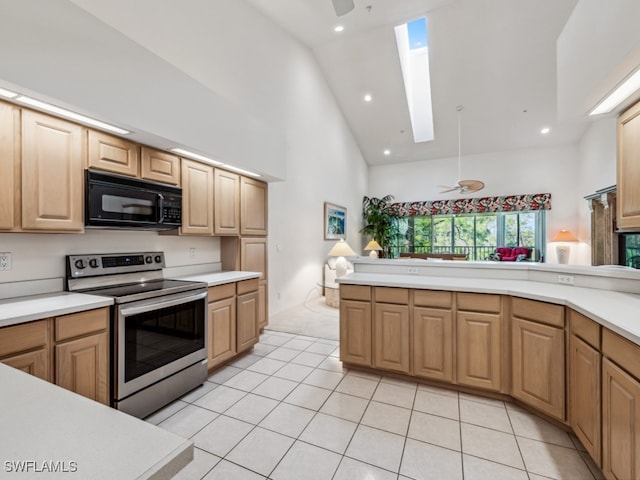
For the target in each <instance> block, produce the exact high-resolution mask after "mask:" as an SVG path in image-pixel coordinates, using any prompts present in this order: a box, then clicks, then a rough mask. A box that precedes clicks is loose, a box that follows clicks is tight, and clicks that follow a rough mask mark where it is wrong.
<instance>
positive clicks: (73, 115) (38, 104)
mask: <svg viewBox="0 0 640 480" xmlns="http://www.w3.org/2000/svg"><path fill="white" fill-rule="evenodd" d="M16 101H17V102H20V103H25V104H27V105H30V106H32V107H35V108H39V109H40V110H45V111H47V112H51V113H55V114H56V115H60V116H62V117H66V118H70V119H71V120H76V121H78V122H81V123H86V124H87V125H92V126H94V127H98V128H100V129H102V130H108V131H110V132H114V133H119V134H120V135H127V134H128V133H131V132H130V131H128V130H125V129H123V128H120V127H116V126H114V125H109V124H108V123H104V122H101V121H100V120H96V119H94V118H90V117H85V116H84V115H80V114H79V113H75V112H72V111H71V110H65V109H64V108H61V107H56V106H55V105H51V104H49V103H45V102H41V101H40V100H35V99H33V98H29V97H25V96H22V95H21V96H19V97H18V98H16Z"/></svg>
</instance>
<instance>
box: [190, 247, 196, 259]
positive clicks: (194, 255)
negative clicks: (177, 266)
mask: <svg viewBox="0 0 640 480" xmlns="http://www.w3.org/2000/svg"><path fill="white" fill-rule="evenodd" d="M189 258H196V249H195V248H190V249H189Z"/></svg>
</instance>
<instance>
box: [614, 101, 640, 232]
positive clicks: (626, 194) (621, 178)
mask: <svg viewBox="0 0 640 480" xmlns="http://www.w3.org/2000/svg"><path fill="white" fill-rule="evenodd" d="M617 176H618V183H617V194H616V196H617V207H618V215H617V219H616V221H617V226H618V228H622V229H629V228H638V227H640V187H639V186H640V103H637V104H636V105H634V106H633V107H631V108H630V109H629V110H627V111H626V112H624V113H622V114H621V115H620V117H619V118H618V166H617Z"/></svg>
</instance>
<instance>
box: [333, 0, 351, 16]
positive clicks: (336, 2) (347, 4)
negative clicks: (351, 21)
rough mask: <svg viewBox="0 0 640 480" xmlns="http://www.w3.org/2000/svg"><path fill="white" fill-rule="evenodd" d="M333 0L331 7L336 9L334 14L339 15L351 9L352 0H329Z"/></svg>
mask: <svg viewBox="0 0 640 480" xmlns="http://www.w3.org/2000/svg"><path fill="white" fill-rule="evenodd" d="M331 1H332V2H333V9H334V10H335V11H336V15H337V16H339V17H341V16H342V15H345V14H347V13H349V12H350V11H351V10H353V7H354V5H353V0H331Z"/></svg>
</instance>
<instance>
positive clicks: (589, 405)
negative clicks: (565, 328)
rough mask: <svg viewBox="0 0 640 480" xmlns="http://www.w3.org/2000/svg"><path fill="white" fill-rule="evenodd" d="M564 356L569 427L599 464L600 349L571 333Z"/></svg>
mask: <svg viewBox="0 0 640 480" xmlns="http://www.w3.org/2000/svg"><path fill="white" fill-rule="evenodd" d="M568 358H569V382H570V385H569V392H570V398H569V412H570V415H569V418H570V423H571V428H573V431H574V432H575V434H576V436H577V437H578V438H579V439H580V441H581V442H582V445H584V448H585V449H586V450H587V452H589V455H591V458H593V459H594V460H595V462H596V464H597V465H598V466H600V465H601V456H600V445H601V442H600V440H601V435H600V418H601V417H600V378H601V376H600V353H599V352H598V351H597V350H596V349H594V348H593V347H591V346H589V345H588V344H586V343H585V342H583V341H582V340H580V339H579V338H578V337H576V336H575V335H571V337H570V338H569V357H568Z"/></svg>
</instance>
